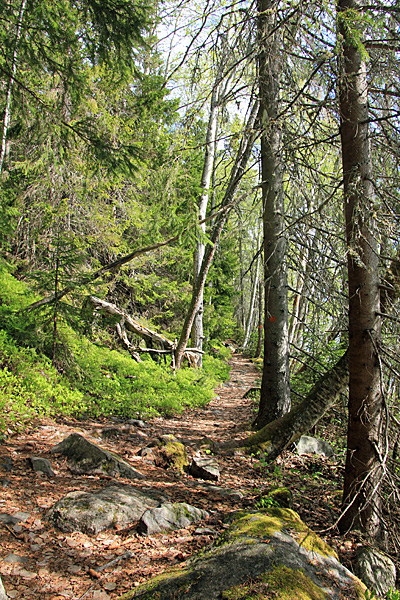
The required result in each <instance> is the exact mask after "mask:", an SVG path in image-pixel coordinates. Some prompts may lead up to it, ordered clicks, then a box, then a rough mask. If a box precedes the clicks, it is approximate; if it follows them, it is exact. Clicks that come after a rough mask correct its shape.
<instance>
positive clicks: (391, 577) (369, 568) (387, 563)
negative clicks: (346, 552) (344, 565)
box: [354, 548, 396, 597]
mask: <svg viewBox="0 0 400 600" xmlns="http://www.w3.org/2000/svg"><path fill="white" fill-rule="evenodd" d="M354 572H355V573H356V575H358V577H359V578H360V579H361V581H363V582H364V583H365V585H366V586H367V588H368V589H369V590H371V591H373V592H375V594H377V595H378V596H382V597H384V596H386V594H387V592H388V591H389V590H390V589H391V588H393V589H395V587H396V567H395V564H394V562H393V561H392V560H391V559H390V558H389V557H388V556H386V555H385V554H382V552H379V550H376V549H375V548H363V549H362V550H361V551H360V552H359V553H358V554H357V556H356V561H355V565H354Z"/></svg>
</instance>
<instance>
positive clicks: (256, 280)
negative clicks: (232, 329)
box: [243, 235, 260, 349]
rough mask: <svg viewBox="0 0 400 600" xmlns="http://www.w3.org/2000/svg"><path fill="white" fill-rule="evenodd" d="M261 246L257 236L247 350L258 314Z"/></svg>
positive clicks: (247, 331) (244, 343) (246, 337)
mask: <svg viewBox="0 0 400 600" xmlns="http://www.w3.org/2000/svg"><path fill="white" fill-rule="evenodd" d="M259 245H260V235H258V236H257V253H258V256H257V260H256V269H255V274H254V280H253V287H252V291H251V298H250V306H249V314H248V317H247V321H246V335H245V337H244V342H243V348H244V349H245V348H247V346H248V345H249V342H250V336H251V333H252V330H253V322H254V316H255V312H256V299H257V292H258V284H259V280H260V254H259Z"/></svg>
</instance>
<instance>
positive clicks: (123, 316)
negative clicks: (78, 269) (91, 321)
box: [83, 296, 204, 368]
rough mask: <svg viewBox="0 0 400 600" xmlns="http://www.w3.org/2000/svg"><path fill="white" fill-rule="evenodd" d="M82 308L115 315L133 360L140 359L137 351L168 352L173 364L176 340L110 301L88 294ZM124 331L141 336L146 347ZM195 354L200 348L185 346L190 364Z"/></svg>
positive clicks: (120, 332)
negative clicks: (155, 329) (141, 345)
mask: <svg viewBox="0 0 400 600" xmlns="http://www.w3.org/2000/svg"><path fill="white" fill-rule="evenodd" d="M83 310H84V311H85V312H88V311H89V310H90V312H92V313H93V312H96V313H101V314H106V315H109V316H111V317H117V320H118V322H117V333H118V335H119V337H120V338H121V340H122V341H123V343H124V344H125V346H126V347H127V348H128V350H129V352H130V353H131V354H132V357H133V358H134V359H135V360H138V362H139V361H140V357H139V353H140V352H147V353H150V354H170V355H171V357H172V366H173V368H174V366H175V350H176V341H171V340H169V339H168V338H167V337H165V336H164V335H162V334H161V333H158V332H157V331H153V330H152V329H149V328H148V327H145V326H144V325H142V324H141V323H139V321H136V319H133V318H132V317H131V316H130V315H129V314H128V313H127V312H125V311H124V310H121V309H120V308H118V306H116V305H115V304H112V303H111V302H106V301H105V300H101V299H100V298H97V297H96V296H88V297H87V298H86V300H85V303H84V307H83ZM126 331H130V332H131V333H134V334H135V335H137V336H139V337H141V338H142V339H143V340H144V341H145V342H146V346H147V347H146V348H141V347H140V346H138V347H136V346H133V344H132V343H131V342H130V340H129V339H128V336H127V334H126ZM155 345H158V346H161V349H160V348H153V346H155ZM197 354H204V352H202V351H201V350H197V349H196V348H186V350H185V351H184V358H186V359H187V361H188V363H189V365H190V366H195V365H196V360H195V357H196V356H197Z"/></svg>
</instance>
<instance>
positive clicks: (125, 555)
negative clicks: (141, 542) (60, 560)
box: [74, 550, 135, 600]
mask: <svg viewBox="0 0 400 600" xmlns="http://www.w3.org/2000/svg"><path fill="white" fill-rule="evenodd" d="M132 556H135V554H134V553H133V552H131V551H130V550H128V551H127V552H125V554H122V555H121V556H118V557H117V558H114V559H113V560H110V561H109V562H108V563H106V564H105V565H103V566H101V567H99V568H98V569H96V572H98V573H100V572H101V571H104V569H107V568H108V567H111V566H113V565H115V564H116V563H118V562H119V561H120V560H124V559H125V558H132ZM112 573H114V571H112V572H111V573H106V574H105V575H103V577H100V578H99V579H98V580H97V581H96V582H95V583H92V585H91V586H90V587H89V588H88V589H87V590H86V592H84V593H83V594H82V596H79V598H77V597H75V599H74V600H82V598H85V596H87V595H88V594H89V592H91V591H92V589H93V588H94V586H95V585H97V584H98V583H100V581H103V579H105V578H106V577H107V576H108V575H112Z"/></svg>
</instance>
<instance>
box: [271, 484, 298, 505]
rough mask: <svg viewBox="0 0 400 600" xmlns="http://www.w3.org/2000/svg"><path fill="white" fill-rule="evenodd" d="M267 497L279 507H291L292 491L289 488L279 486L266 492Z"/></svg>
mask: <svg viewBox="0 0 400 600" xmlns="http://www.w3.org/2000/svg"><path fill="white" fill-rule="evenodd" d="M267 498H272V500H273V501H275V502H276V503H277V504H278V505H279V506H280V507H281V508H291V507H292V503H293V497H292V492H291V491H290V490H289V488H286V487H279V488H275V489H273V490H271V491H270V492H268V496H267Z"/></svg>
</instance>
